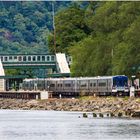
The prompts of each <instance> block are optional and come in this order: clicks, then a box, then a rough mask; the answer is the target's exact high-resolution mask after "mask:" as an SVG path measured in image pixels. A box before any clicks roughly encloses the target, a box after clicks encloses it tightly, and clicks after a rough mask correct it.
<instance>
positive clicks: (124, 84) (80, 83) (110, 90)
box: [22, 75, 129, 96]
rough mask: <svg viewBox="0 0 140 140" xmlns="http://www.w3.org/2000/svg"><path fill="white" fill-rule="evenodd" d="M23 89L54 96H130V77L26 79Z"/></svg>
mask: <svg viewBox="0 0 140 140" xmlns="http://www.w3.org/2000/svg"><path fill="white" fill-rule="evenodd" d="M22 89H23V90H47V91H51V92H52V93H53V95H54V96H58V95H60V94H61V95H62V96H79V95H97V96H103V95H104V96H109V95H112V96H119V95H121V96H129V85H128V77H127V76H125V75H115V76H97V77H71V78H37V79H24V80H23V83H22Z"/></svg>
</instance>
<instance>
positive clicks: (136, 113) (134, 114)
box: [131, 110, 140, 118]
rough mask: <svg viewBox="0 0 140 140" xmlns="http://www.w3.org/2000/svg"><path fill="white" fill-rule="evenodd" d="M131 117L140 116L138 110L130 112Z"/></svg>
mask: <svg viewBox="0 0 140 140" xmlns="http://www.w3.org/2000/svg"><path fill="white" fill-rule="evenodd" d="M131 117H135V118H140V110H136V111H134V112H133V113H132V114H131Z"/></svg>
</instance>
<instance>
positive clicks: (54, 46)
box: [52, 2, 56, 54]
mask: <svg viewBox="0 0 140 140" xmlns="http://www.w3.org/2000/svg"><path fill="white" fill-rule="evenodd" d="M52 15H53V32H54V52H55V54H56V30H55V19H54V3H53V2H52Z"/></svg>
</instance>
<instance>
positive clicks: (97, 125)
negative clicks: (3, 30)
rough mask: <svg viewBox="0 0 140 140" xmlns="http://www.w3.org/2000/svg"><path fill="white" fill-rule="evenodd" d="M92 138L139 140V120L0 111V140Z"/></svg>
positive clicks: (48, 112)
mask: <svg viewBox="0 0 140 140" xmlns="http://www.w3.org/2000/svg"><path fill="white" fill-rule="evenodd" d="M79 116H80V118H79ZM95 139H96V140H105V139H107V140H128V139H129V140H138V139H140V120H138V119H111V118H92V117H90V118H82V113H78V112H56V111H18V110H15V111H13V110H0V140H95Z"/></svg>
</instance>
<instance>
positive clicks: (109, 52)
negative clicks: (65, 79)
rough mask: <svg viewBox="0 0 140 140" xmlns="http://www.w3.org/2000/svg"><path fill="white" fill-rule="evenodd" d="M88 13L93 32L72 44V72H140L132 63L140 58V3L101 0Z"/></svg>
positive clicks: (78, 73)
mask: <svg viewBox="0 0 140 140" xmlns="http://www.w3.org/2000/svg"><path fill="white" fill-rule="evenodd" d="M91 3H92V2H91ZM91 3H90V4H91ZM93 3H94V2H93ZM92 12H93V14H91V13H92ZM88 13H89V14H88V19H87V18H86V19H87V21H86V24H87V26H88V28H89V29H91V33H90V34H88V37H86V38H84V39H81V41H80V42H78V43H75V44H74V45H71V47H70V54H71V55H72V57H73V65H72V67H71V69H72V75H73V76H97V75H114V74H126V75H128V76H131V75H132V74H136V72H139V69H136V70H137V71H136V70H135V71H132V67H134V66H139V62H140V52H139V51H140V40H139V35H140V27H139V23H140V3H139V2H100V3H99V4H98V6H97V8H96V10H95V11H93V9H91V12H90V9H88ZM86 14H87V13H86ZM138 68H139V67H138Z"/></svg>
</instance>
